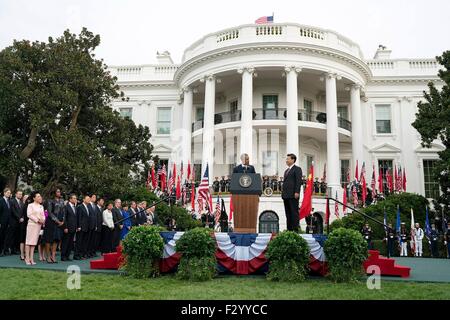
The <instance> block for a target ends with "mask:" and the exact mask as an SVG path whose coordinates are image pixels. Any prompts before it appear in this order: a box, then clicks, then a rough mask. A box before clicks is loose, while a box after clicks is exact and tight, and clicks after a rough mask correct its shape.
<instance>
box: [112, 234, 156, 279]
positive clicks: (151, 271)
mask: <svg viewBox="0 0 450 320" xmlns="http://www.w3.org/2000/svg"><path fill="white" fill-rule="evenodd" d="M159 232H160V228H159V227H154V226H139V227H134V228H132V229H131V231H130V232H129V233H128V234H127V236H126V237H125V239H124V240H123V249H122V252H123V254H124V260H123V262H122V266H121V269H123V270H125V272H126V273H127V274H128V275H131V276H133V277H135V278H147V277H156V276H158V275H159V259H160V258H161V257H162V253H163V248H164V240H163V238H162V237H161V235H160V234H159Z"/></svg>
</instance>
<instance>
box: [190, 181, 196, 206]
mask: <svg viewBox="0 0 450 320" xmlns="http://www.w3.org/2000/svg"><path fill="white" fill-rule="evenodd" d="M191 206H192V211H195V184H194V183H193V184H192V191H191Z"/></svg>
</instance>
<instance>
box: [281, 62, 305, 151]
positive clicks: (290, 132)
mask: <svg viewBox="0 0 450 320" xmlns="http://www.w3.org/2000/svg"><path fill="white" fill-rule="evenodd" d="M284 70H285V71H286V108H287V111H286V114H287V117H286V153H293V154H295V155H296V156H297V157H298V158H299V154H298V93H297V91H298V89H297V75H298V73H299V72H300V71H301V70H302V69H301V68H299V67H295V66H290V67H285V68H284Z"/></svg>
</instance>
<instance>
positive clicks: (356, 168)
mask: <svg viewBox="0 0 450 320" xmlns="http://www.w3.org/2000/svg"><path fill="white" fill-rule="evenodd" d="M358 179H359V176H358V160H356V167H355V180H356V181H358Z"/></svg>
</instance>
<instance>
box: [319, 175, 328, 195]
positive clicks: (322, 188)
mask: <svg viewBox="0 0 450 320" xmlns="http://www.w3.org/2000/svg"><path fill="white" fill-rule="evenodd" d="M320 193H322V194H325V193H327V183H326V182H325V181H324V180H323V178H322V179H320Z"/></svg>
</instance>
